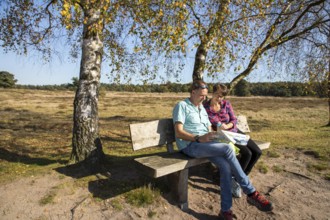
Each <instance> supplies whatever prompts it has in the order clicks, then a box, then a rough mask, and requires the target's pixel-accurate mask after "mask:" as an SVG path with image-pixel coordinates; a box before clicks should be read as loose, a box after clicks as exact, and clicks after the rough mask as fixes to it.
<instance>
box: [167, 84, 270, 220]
mask: <svg viewBox="0 0 330 220" xmlns="http://www.w3.org/2000/svg"><path fill="white" fill-rule="evenodd" d="M207 92H208V87H207V84H206V83H205V82H204V81H202V80H197V81H194V82H193V83H192V85H191V88H190V97H189V98H186V99H185V100H184V101H181V102H179V103H178V104H177V105H176V106H175V107H174V109H173V122H174V128H175V136H176V143H177V146H178V148H179V150H180V151H181V152H183V153H184V154H187V155H188V156H190V157H195V158H208V159H209V160H210V161H211V162H212V163H214V164H215V165H216V166H217V167H218V168H219V170H220V174H221V175H220V187H221V195H220V196H221V211H220V213H219V216H222V217H223V218H224V219H233V218H234V217H235V215H234V214H233V212H232V211H231V207H232V194H231V184H232V181H231V178H232V175H234V177H235V178H236V180H237V181H238V183H239V184H240V186H241V187H242V190H243V192H244V193H245V194H247V201H248V202H249V203H250V204H253V205H255V206H256V207H257V208H258V209H260V210H261V211H271V210H272V209H273V205H272V203H271V202H270V201H268V200H267V199H266V198H265V197H264V196H263V195H261V194H260V193H259V192H258V191H256V189H255V188H254V186H253V185H252V184H251V182H250V180H249V177H248V176H247V175H246V174H245V173H244V171H243V170H242V168H241V166H240V164H239V162H238V160H237V158H236V155H235V152H234V150H233V148H232V147H231V146H230V145H229V144H226V143H220V142H218V141H214V136H215V133H216V132H212V129H211V123H210V121H209V119H208V115H207V112H206V110H205V109H204V107H203V105H202V102H203V101H204V99H205V98H206V96H207Z"/></svg>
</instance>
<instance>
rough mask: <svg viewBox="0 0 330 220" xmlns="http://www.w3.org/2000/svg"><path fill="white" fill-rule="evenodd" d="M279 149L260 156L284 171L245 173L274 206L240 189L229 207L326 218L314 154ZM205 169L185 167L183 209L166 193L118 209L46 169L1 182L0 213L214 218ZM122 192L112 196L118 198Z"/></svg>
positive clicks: (212, 189) (251, 215) (328, 185)
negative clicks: (256, 203)
mask: <svg viewBox="0 0 330 220" xmlns="http://www.w3.org/2000/svg"><path fill="white" fill-rule="evenodd" d="M281 153H282V154H281V157H279V158H268V157H266V156H263V157H264V161H267V163H268V166H269V167H272V166H274V165H277V166H279V167H282V168H283V169H284V170H285V171H282V172H273V171H272V170H271V169H270V170H269V172H268V173H266V174H262V173H259V172H258V171H257V170H254V171H253V172H252V173H251V175H250V178H251V180H252V182H253V184H254V185H255V186H256V188H257V189H258V190H259V191H261V192H263V193H265V194H267V196H268V198H270V199H271V200H272V201H273V203H274V205H275V209H274V211H273V212H271V213H263V212H260V211H259V210H258V209H257V208H255V207H253V206H251V205H249V204H248V203H247V202H246V197H245V195H243V197H242V198H239V199H234V205H233V211H234V212H235V214H236V215H237V216H238V219H262V220H264V219H281V220H282V219H290V220H295V219H297V220H298V219H299V220H300V219H318V220H321V219H330V182H329V181H326V180H323V179H321V178H320V177H319V176H318V175H316V174H313V173H310V172H309V171H308V170H307V169H306V164H307V163H308V161H310V160H313V158H312V157H311V156H309V155H306V154H304V152H302V151H298V150H281ZM209 171H210V170H209V166H205V165H204V166H200V167H196V168H193V169H191V170H190V177H189V210H188V211H187V212H183V211H181V210H180V209H179V208H178V207H176V206H175V205H172V203H171V198H170V196H169V194H164V195H163V196H161V198H160V200H159V201H157V202H156V203H154V204H152V205H149V206H147V207H142V208H137V207H134V206H131V205H129V204H127V203H124V202H123V203H122V204H121V207H122V209H118V208H115V207H114V205H113V204H114V203H113V202H112V200H113V198H111V197H110V198H107V199H99V200H97V199H95V198H93V195H92V193H91V189H90V187H80V188H79V187H78V188H77V187H72V182H74V181H75V179H74V178H73V177H70V176H65V175H63V174H60V173H59V172H57V171H56V170H51V171H50V172H49V173H48V174H46V175H42V176H30V177H24V178H20V179H18V180H16V181H13V182H10V183H6V184H4V185H1V186H0V219H1V220H6V219H8V220H12V219H40V220H41V219H93V220H97V219H118V220H119V219H120V220H125V219H162V220H166V219H168V220H175V219H178V220H181V219H205V220H206V219H208V220H212V219H219V218H218V217H217V214H218V213H219V209H220V205H219V203H220V201H219V199H220V198H219V187H218V186H217V185H216V184H215V183H214V181H212V177H211V176H212V175H211V172H209ZM132 172H135V171H134V170H132ZM126 175H128V174H127V173H126ZM110 178H111V177H110ZM52 191H56V193H55V194H56V195H55V198H54V200H53V202H52V203H50V204H46V205H41V204H40V203H39V201H40V200H41V199H42V198H43V197H44V196H45V195H49V194H51V192H52ZM121 197H122V196H119V197H118V198H119V199H117V201H123V200H120V198H121Z"/></svg>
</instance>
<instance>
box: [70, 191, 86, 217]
mask: <svg viewBox="0 0 330 220" xmlns="http://www.w3.org/2000/svg"><path fill="white" fill-rule="evenodd" d="M87 198H88V196H86V197H85V198H83V199H82V200H81V201H80V202H78V203H77V204H76V205H75V206H74V207H73V208H72V209H71V210H70V211H71V220H73V219H74V213H75V211H76V208H78V206H80V205H81V204H82V203H83V202H84V201H85V200H86V199H87Z"/></svg>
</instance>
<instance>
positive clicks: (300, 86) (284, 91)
mask: <svg viewBox="0 0 330 220" xmlns="http://www.w3.org/2000/svg"><path fill="white" fill-rule="evenodd" d="M71 80H72V83H66V84H61V85H17V84H16V82H17V80H16V79H15V78H14V75H13V74H11V73H9V72H6V71H0V88H24V89H40V90H72V91H74V90H76V88H77V86H78V78H76V77H73V78H72V79H71ZM225 84H226V83H225ZM212 85H213V84H212V83H209V87H210V88H209V91H210V92H212ZM226 85H227V86H229V84H226ZM189 87H190V83H186V84H181V83H172V82H167V83H165V84H145V85H133V84H115V83H112V84H106V83H101V92H102V91H117V92H150V93H165V92H175V93H181V92H189ZM230 95H235V96H279V97H291V96H316V97H320V98H325V97H327V81H325V80H324V81H323V82H314V83H302V82H259V83H250V82H248V81H246V80H244V79H243V80H241V81H240V82H239V83H238V84H237V85H236V86H235V88H234V89H233V90H231V94H230Z"/></svg>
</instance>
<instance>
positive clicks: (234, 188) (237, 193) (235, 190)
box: [231, 177, 242, 198]
mask: <svg viewBox="0 0 330 220" xmlns="http://www.w3.org/2000/svg"><path fill="white" fill-rule="evenodd" d="M231 193H232V194H233V196H234V197H235V198H241V197H242V191H241V187H240V185H239V184H238V182H236V180H235V178H234V177H233V178H232V179H231Z"/></svg>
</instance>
